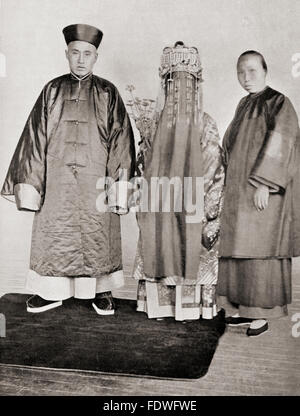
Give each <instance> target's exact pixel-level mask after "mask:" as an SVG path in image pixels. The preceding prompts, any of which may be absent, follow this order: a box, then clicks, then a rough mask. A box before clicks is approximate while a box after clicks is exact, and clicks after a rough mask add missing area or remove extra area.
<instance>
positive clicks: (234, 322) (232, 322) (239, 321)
mask: <svg viewBox="0 0 300 416" xmlns="http://www.w3.org/2000/svg"><path fill="white" fill-rule="evenodd" d="M252 321H253V319H251V318H242V317H241V316H238V317H236V318H234V317H233V316H228V318H225V323H226V324H227V325H229V326H241V325H247V324H251V322H252Z"/></svg>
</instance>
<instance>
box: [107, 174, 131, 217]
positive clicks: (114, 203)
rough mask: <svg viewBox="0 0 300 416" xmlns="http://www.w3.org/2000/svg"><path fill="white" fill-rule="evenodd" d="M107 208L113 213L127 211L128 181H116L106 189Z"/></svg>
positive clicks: (124, 212) (125, 212)
mask: <svg viewBox="0 0 300 416" xmlns="http://www.w3.org/2000/svg"><path fill="white" fill-rule="evenodd" d="M107 199H108V208H109V211H110V212H114V213H115V214H127V213H128V182H127V181H117V182H114V183H113V184H112V186H111V187H110V188H109V189H108V190H107Z"/></svg>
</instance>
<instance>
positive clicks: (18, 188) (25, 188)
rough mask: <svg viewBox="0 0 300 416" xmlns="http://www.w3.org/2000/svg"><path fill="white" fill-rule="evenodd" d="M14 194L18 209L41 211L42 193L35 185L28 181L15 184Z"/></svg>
mask: <svg viewBox="0 0 300 416" xmlns="http://www.w3.org/2000/svg"><path fill="white" fill-rule="evenodd" d="M14 194H15V198H16V204H17V208H18V210H20V211H22V210H29V211H39V209H40V207H41V195H40V194H39V193H38V191H37V190H36V189H35V187H34V186H32V185H29V184H28V183H18V184H17V185H15V186H14Z"/></svg>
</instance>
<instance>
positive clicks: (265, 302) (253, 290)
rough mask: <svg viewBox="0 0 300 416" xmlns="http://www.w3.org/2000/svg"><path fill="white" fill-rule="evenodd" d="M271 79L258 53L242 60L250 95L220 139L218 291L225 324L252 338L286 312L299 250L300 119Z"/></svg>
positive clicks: (243, 78)
mask: <svg viewBox="0 0 300 416" xmlns="http://www.w3.org/2000/svg"><path fill="white" fill-rule="evenodd" d="M266 75H267V65H266V62H265V60H264V58H263V56H262V55H261V54H260V53H258V52H256V51H247V52H245V53H243V54H242V55H241V56H240V57H239V59H238V62H237V76H238V80H239V82H240V84H241V86H242V87H243V88H244V89H245V90H246V91H247V92H248V93H249V95H247V96H246V97H244V98H242V100H241V101H240V103H239V105H238V107H237V110H236V113H235V116H234V119H233V121H232V123H231V124H230V126H229V127H228V129H227V131H226V134H225V137H224V140H223V148H224V153H225V159H226V161H225V164H226V179H225V182H226V185H225V193H224V209H223V212H222V216H221V230H220V257H221V258H220V263H219V277H218V285H217V293H218V296H219V297H218V299H219V305H222V306H224V307H225V309H226V311H227V313H229V314H230V313H231V315H232V316H231V317H229V318H227V323H229V324H230V325H243V324H249V323H250V327H249V328H248V330H247V335H249V336H257V335H260V334H261V333H263V332H265V331H266V330H268V320H269V319H271V318H277V317H281V316H284V315H286V314H287V304H289V303H290V302H291V257H292V256H297V255H299V246H300V245H299V232H298V231H299V227H298V223H297V220H298V222H299V216H296V214H297V205H298V209H299V197H298V196H297V192H296V191H297V188H298V186H299V172H298V170H297V164H298V162H297V161H299V158H298V153H299V152H298V148H299V147H298V146H299V127H298V119H297V115H296V113H295V110H294V108H293V106H292V104H291V102H290V100H289V99H288V98H287V97H285V96H284V95H283V94H281V93H280V92H278V91H275V90H273V89H272V88H270V87H268V86H266ZM297 184H298V186H297ZM236 307H238V309H237V310H236V309H235V308H236ZM233 310H235V312H237V311H238V313H236V314H233V313H232V311H233Z"/></svg>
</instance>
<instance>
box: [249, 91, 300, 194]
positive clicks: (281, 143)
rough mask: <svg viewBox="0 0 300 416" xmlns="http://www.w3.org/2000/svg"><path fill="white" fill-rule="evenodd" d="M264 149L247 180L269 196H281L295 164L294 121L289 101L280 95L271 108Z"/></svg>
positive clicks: (295, 129)
mask: <svg viewBox="0 0 300 416" xmlns="http://www.w3.org/2000/svg"><path fill="white" fill-rule="evenodd" d="M272 113H273V115H272V114H271V115H270V119H271V120H270V121H269V123H268V124H269V128H268V132H267V135H266V138H265V141H264V145H263V147H262V149H261V151H260V153H259V156H258V158H257V160H256V163H255V165H254V167H253V169H252V172H251V174H250V176H249V182H250V183H251V184H252V185H254V186H256V187H257V186H258V185H259V184H264V185H267V186H269V188H270V191H271V192H284V190H285V188H286V186H287V185H288V183H289V182H290V180H291V179H292V177H293V173H294V171H295V164H296V160H297V157H296V146H295V145H296V141H297V137H298V131H299V126H298V118H297V115H296V112H295V110H294V108H293V105H292V104H291V102H290V100H289V99H288V98H287V97H284V96H283V95H280V96H279V97H278V98H277V100H276V102H275V103H274V105H273V108H272Z"/></svg>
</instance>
